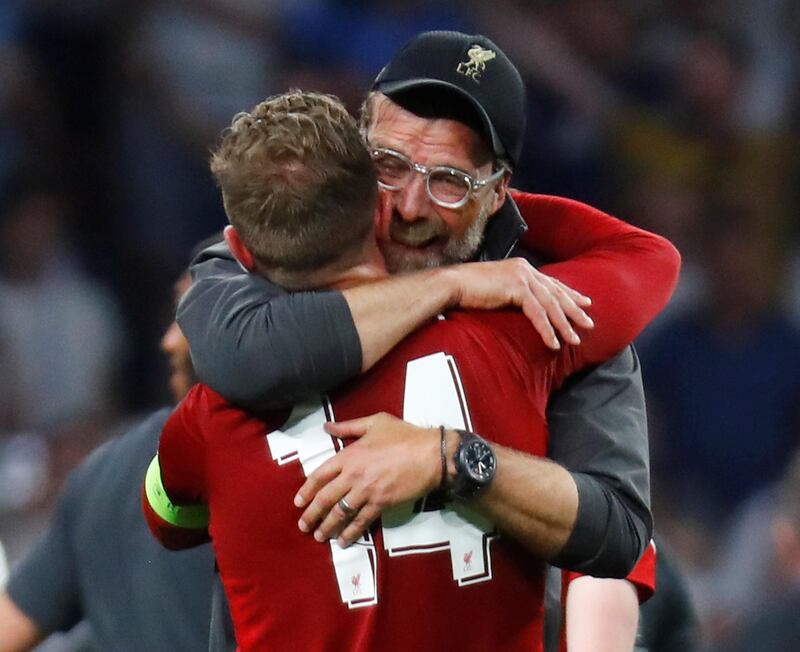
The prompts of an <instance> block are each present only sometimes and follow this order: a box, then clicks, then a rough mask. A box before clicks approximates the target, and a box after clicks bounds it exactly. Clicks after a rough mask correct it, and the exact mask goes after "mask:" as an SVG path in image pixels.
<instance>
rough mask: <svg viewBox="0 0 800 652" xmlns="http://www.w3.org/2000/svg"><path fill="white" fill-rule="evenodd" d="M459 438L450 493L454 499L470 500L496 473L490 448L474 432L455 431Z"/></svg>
mask: <svg viewBox="0 0 800 652" xmlns="http://www.w3.org/2000/svg"><path fill="white" fill-rule="evenodd" d="M456 432H457V433H458V435H459V437H460V441H459V443H458V448H456V454H455V457H454V460H453V461H454V462H455V467H456V477H455V480H453V484H452V486H451V488H450V493H451V494H452V495H453V496H454V497H456V498H471V497H472V496H475V495H476V494H478V493H480V492H481V491H482V490H484V489H485V488H486V487H488V486H489V483H491V481H492V479H493V478H494V474H495V472H496V471H497V458H496V457H495V455H494V451H493V450H492V447H491V446H490V445H489V442H487V441H486V440H485V439H483V438H482V437H479V436H478V435H476V434H475V433H474V432H468V431H466V430H458V429H456Z"/></svg>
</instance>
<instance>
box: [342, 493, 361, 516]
mask: <svg viewBox="0 0 800 652" xmlns="http://www.w3.org/2000/svg"><path fill="white" fill-rule="evenodd" d="M339 508H340V509H341V510H342V511H343V512H344V514H345V516H352V515H353V514H355V513H356V512H357V511H358V510H357V509H356V508H355V507H353V506H352V505H351V504H350V503H348V502H347V498H345V497H344V496H342V497H341V498H339Z"/></svg>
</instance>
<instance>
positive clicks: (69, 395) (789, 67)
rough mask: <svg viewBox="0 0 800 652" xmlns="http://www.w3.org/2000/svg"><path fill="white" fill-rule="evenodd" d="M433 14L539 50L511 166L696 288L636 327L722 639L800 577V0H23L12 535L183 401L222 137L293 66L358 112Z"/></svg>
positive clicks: (6, 143) (3, 141)
mask: <svg viewBox="0 0 800 652" xmlns="http://www.w3.org/2000/svg"><path fill="white" fill-rule="evenodd" d="M427 29H460V30H462V31H467V32H481V33H485V34H487V35H489V36H490V37H491V38H492V39H494V40H495V41H496V42H497V43H498V44H499V45H500V46H501V47H502V48H504V49H505V50H506V52H507V53H508V54H509V55H510V57H511V58H512V60H513V61H515V63H516V64H517V65H518V66H519V68H520V70H521V72H522V74H523V76H524V78H525V80H526V82H527V86H528V91H529V105H530V106H529V122H528V133H527V144H526V146H525V152H524V156H523V160H522V162H521V163H520V165H519V167H518V169H517V171H516V173H515V175H514V178H513V180H512V185H513V186H516V187H518V188H521V189H524V190H529V191H533V192H542V193H551V194H560V195H566V196H569V197H573V198H576V199H580V200H583V201H586V202H589V203H591V204H593V205H595V206H598V207H599V208H601V209H603V210H606V211H608V212H611V213H612V214H614V215H617V216H619V217H621V218H623V219H626V220H628V221H630V222H632V223H634V224H637V225H641V226H643V227H646V228H648V229H651V230H653V231H656V232H658V233H661V234H663V235H665V236H667V237H669V238H670V239H671V240H672V241H673V242H674V243H675V244H676V245H677V246H678V248H679V249H680V251H681V252H682V254H683V259H684V267H683V273H682V278H681V282H680V286H679V288H678V291H677V293H676V296H675V298H674V300H673V302H672V304H671V306H670V307H669V308H668V310H667V311H666V313H665V314H664V315H663V316H662V317H661V318H660V319H659V320H658V321H657V323H655V324H654V325H653V326H651V327H650V328H649V329H648V330H647V331H646V332H645V334H644V335H643V336H642V338H641V340H640V342H639V343H638V348H639V353H640V356H641V358H642V362H643V369H644V375H645V381H646V390H647V397H648V403H649V406H648V407H649V411H650V441H651V453H652V470H653V503H654V511H655V515H656V528H657V531H658V532H659V533H660V535H661V537H662V538H663V539H664V540H665V541H667V542H668V543H669V544H671V546H672V548H674V550H675V551H676V554H677V557H678V559H679V561H680V563H681V564H682V566H683V568H684V570H685V571H686V574H687V578H688V580H689V583H690V587H691V589H692V592H693V595H694V598H695V601H696V604H697V608H698V611H699V613H700V616H701V622H702V625H703V631H704V635H705V637H706V641H707V642H708V643H709V644H711V643H722V642H724V641H725V640H729V639H731V638H735V637H737V636H738V635H739V634H740V632H741V631H742V630H741V628H743V627H745V626H746V623H747V622H749V620H750V619H751V617H752V616H753V615H754V614H755V613H756V612H758V611H759V610H764V609H775V608H777V606H776V605H781V604H787V601H788V600H789V599H790V596H792V595H794V596H797V594H798V593H800V462H798V461H795V462H794V464H792V460H793V458H794V457H796V455H797V454H798V450H800V228H799V227H798V220H797V211H798V208H799V207H800V203H799V202H800V191H799V190H798V188H800V184H798V181H800V158H799V157H798V156H797V152H798V142H799V140H800V138H799V137H800V111H798V108H800V95H799V94H798V89H800V84H798V65H800V52H798V44H800V3H797V2H793V1H792V0H725V1H715V0H706V1H704V2H696V1H694V0H538V1H536V0H520V1H513V0H483V1H482V2H477V1H472V0H470V1H468V0H464V1H462V2H446V1H438V2H437V1H424V0H383V1H378V0H373V1H367V0H349V1H344V0H340V1H337V0H292V1H291V2H288V1H286V2H278V1H277V0H157V1H153V0H150V1H147V0H136V1H135V2H134V1H133V0H3V2H2V3H0V541H2V542H3V543H4V544H5V546H6V549H7V552H8V555H9V558H10V559H11V560H12V561H13V560H14V559H17V558H19V557H20V555H23V554H24V552H25V550H26V549H27V548H28V547H29V546H30V544H31V542H32V540H33V539H34V538H35V537H36V536H37V534H38V533H39V532H41V530H42V528H43V527H44V526H45V525H46V523H47V519H48V515H49V513H50V510H51V508H52V502H53V499H54V496H56V495H57V493H58V491H59V488H60V487H61V485H62V482H63V480H64V477H65V475H66V474H67V473H68V471H69V470H70V469H71V468H73V467H74V466H75V465H76V464H77V463H79V461H80V460H81V459H82V458H83V456H85V455H86V454H87V453H88V452H89V451H90V450H91V449H92V448H93V447H94V446H96V445H97V444H98V443H99V442H101V441H103V440H105V439H106V438H108V437H109V436H113V435H115V434H118V433H120V432H122V431H124V429H125V427H126V425H127V424H130V423H131V422H132V421H133V420H135V419H136V417H137V415H140V414H143V413H144V412H146V411H148V410H150V409H151V408H153V407H156V406H159V405H163V404H166V403H167V402H168V401H169V392H168V388H167V382H166V376H167V373H166V372H167V366H166V365H167V363H166V362H165V361H164V359H163V358H162V356H161V354H160V353H159V339H160V337H161V334H162V333H163V331H164V329H165V328H166V326H167V325H168V323H169V321H170V319H171V315H172V312H173V308H174V305H173V303H174V299H173V292H172V284H173V282H174V281H175V279H176V278H177V277H178V276H179V274H180V272H181V270H183V269H184V268H185V266H186V263H187V262H188V257H189V251H190V250H191V248H192V246H193V245H194V244H195V243H196V242H197V241H199V240H200V239H202V238H204V237H206V236H208V235H210V234H212V233H213V232H215V231H217V230H219V229H220V228H221V227H222V226H223V224H224V214H223V211H222V206H221V202H220V200H219V197H218V194H217V191H216V189H215V187H214V185H213V182H212V179H211V176H210V174H209V172H208V169H207V155H208V150H209V148H210V146H211V145H212V144H213V143H214V142H215V140H216V138H217V136H218V134H219V132H220V131H221V129H222V128H223V127H224V126H225V125H226V124H227V123H228V122H229V121H230V118H231V117H232V116H233V114H235V113H236V112H237V111H240V110H243V109H248V108H250V107H251V106H253V105H254V104H255V103H256V102H258V101H259V100H260V99H263V98H264V97H266V96H267V95H270V94H273V93H276V92H281V91H283V90H286V89H288V88H290V87H300V88H304V89H317V90H323V91H328V92H332V93H335V94H337V95H339V96H340V97H342V98H343V99H344V100H345V101H346V102H347V103H348V105H349V106H350V107H351V108H352V109H353V110H354V111H355V110H357V109H358V106H359V104H360V101H361V99H362V98H363V96H364V94H365V92H366V91H367V89H368V88H369V85H370V83H371V80H372V79H373V78H374V76H375V75H376V74H377V72H378V71H379V70H380V68H381V66H382V65H383V63H385V62H386V61H387V60H388V58H389V57H390V56H391V55H392V53H394V52H395V51H396V50H397V48H398V47H399V46H400V45H401V44H402V43H403V42H404V41H405V40H406V39H408V38H409V37H411V36H413V35H414V34H416V33H418V32H420V31H424V30H427Z"/></svg>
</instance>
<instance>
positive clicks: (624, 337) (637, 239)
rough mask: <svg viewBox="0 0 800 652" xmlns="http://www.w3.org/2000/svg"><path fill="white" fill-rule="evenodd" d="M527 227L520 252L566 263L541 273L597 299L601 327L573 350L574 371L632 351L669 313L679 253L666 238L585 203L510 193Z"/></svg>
mask: <svg viewBox="0 0 800 652" xmlns="http://www.w3.org/2000/svg"><path fill="white" fill-rule="evenodd" d="M512 197H513V199H514V200H515V201H516V202H517V205H518V206H519V209H520V212H521V214H522V216H523V218H524V219H525V221H526V223H527V224H528V226H529V229H528V232H527V233H526V234H525V236H524V237H523V241H522V243H523V245H524V246H525V248H526V249H529V250H531V251H533V252H535V253H536V254H538V255H540V256H545V257H547V258H548V259H550V260H560V261H565V262H559V263H554V264H550V265H545V266H544V267H542V268H541V271H543V272H545V273H547V274H549V275H551V276H553V277H555V278H557V279H559V280H560V281H563V282H564V283H566V284H567V285H568V286H570V287H572V288H574V289H576V290H578V291H579V292H582V293H583V294H585V295H587V296H589V297H590V298H591V299H592V306H591V308H590V309H589V310H588V312H589V315H590V316H591V317H592V319H593V320H594V321H595V323H596V324H597V326H596V327H595V328H594V329H593V330H590V331H585V332H583V333H581V338H582V340H583V344H582V345H581V346H578V347H569V352H570V355H571V356H572V358H573V359H572V363H573V370H574V369H576V368H578V367H582V366H586V365H589V364H597V363H600V362H603V361H605V360H607V359H609V358H610V357H612V356H613V355H615V354H616V353H618V352H619V351H621V350H622V349H623V348H625V346H627V345H628V344H630V343H631V342H632V341H633V340H634V339H635V338H636V336H637V335H638V334H639V333H640V332H641V331H642V330H643V329H644V328H645V327H646V326H647V325H648V324H649V323H650V321H652V320H653V318H655V317H656V315H658V313H659V312H660V311H661V310H662V309H663V308H664V306H666V304H667V302H668V301H669V299H670V297H671V296H672V293H673V292H674V290H675V286H676V284H677V282H678V273H679V271H680V254H679V253H678V251H677V250H676V249H675V247H674V246H672V244H671V243H670V242H669V241H667V240H666V239H665V238H662V237H661V236H658V235H656V234H654V233H650V232H648V231H644V230H642V229H639V228H637V227H634V226H632V225H630V224H628V223H626V222H623V221H622V220H618V219H616V218H614V217H612V216H610V215H607V214H606V213H603V212H602V211H599V210H597V209H595V208H592V207H591V206H587V205H586V204H582V203H580V202H576V201H572V200H569V199H564V198H561V197H551V196H546V195H531V194H527V193H517V192H514V193H513V194H512Z"/></svg>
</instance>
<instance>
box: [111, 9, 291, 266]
mask: <svg viewBox="0 0 800 652" xmlns="http://www.w3.org/2000/svg"><path fill="white" fill-rule="evenodd" d="M277 4H278V3H275V2H263V1H260V0H237V1H231V0H158V1H156V2H145V3H142V4H141V5H139V6H138V7H137V8H136V10H135V11H133V13H132V15H131V18H130V25H129V27H128V30H127V31H126V34H125V40H124V41H123V43H122V45H123V47H122V48H121V61H120V72H121V75H122V78H123V79H124V80H125V84H124V86H123V87H122V88H121V89H120V97H119V99H120V101H119V105H118V106H117V107H116V108H117V109H118V118H119V119H118V122H117V124H115V130H114V134H115V138H114V142H113V146H114V151H115V169H116V170H117V175H116V178H115V179H114V183H115V187H116V188H117V190H118V193H119V195H118V196H119V201H118V203H117V205H116V206H115V212H116V213H117V215H118V216H119V218H118V219H119V224H120V226H121V228H122V229H123V232H124V233H125V234H126V237H127V238H128V239H130V240H132V241H133V242H134V243H136V245H137V247H140V248H144V249H146V250H147V251H148V252H149V256H150V257H152V258H155V259H167V260H169V259H175V258H177V259H180V258H181V257H182V254H183V252H184V251H187V250H188V249H189V248H191V247H192V245H193V244H194V243H195V242H197V241H199V240H200V239H202V238H205V237H208V236H209V234H211V233H212V232H214V231H218V230H219V229H220V228H221V227H222V226H223V225H224V224H225V214H224V211H223V210H222V207H221V206H220V202H219V199H218V197H217V194H216V189H215V187H214V183H213V180H212V178H211V175H210V174H209V172H208V169H207V166H206V164H205V163H206V158H207V152H208V150H209V148H210V147H211V146H212V145H213V143H214V141H215V139H216V136H217V134H218V133H219V132H220V130H221V129H222V128H223V127H224V126H225V125H226V124H227V123H228V121H229V119H230V116H231V115H233V113H235V111H237V110H238V109H240V108H241V107H243V106H252V105H253V104H255V103H256V102H257V101H258V100H260V99H261V98H263V97H264V96H265V95H266V94H269V93H271V92H272V91H273V90H274V89H275V88H277V87H279V86H280V85H282V80H283V66H282V64H281V61H280V60H279V58H278V53H277V51H276V37H277V35H278V34H279V31H278V29H277V28H276V26H275V25H274V16H273V14H274V13H275V11H276V7H277Z"/></svg>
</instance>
